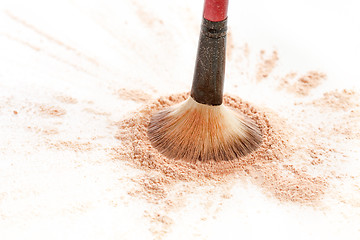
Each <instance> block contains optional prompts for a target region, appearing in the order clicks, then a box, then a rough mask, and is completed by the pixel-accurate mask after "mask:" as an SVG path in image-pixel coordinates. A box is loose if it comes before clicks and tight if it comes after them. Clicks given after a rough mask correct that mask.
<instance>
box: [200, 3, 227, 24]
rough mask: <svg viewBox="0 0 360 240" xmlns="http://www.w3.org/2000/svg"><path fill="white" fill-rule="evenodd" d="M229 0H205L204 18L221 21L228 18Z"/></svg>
mask: <svg viewBox="0 0 360 240" xmlns="http://www.w3.org/2000/svg"><path fill="white" fill-rule="evenodd" d="M228 4H229V0H205V6H204V18H205V19H207V20H209V21H212V22H220V21H223V20H225V19H226V18H227V9H228Z"/></svg>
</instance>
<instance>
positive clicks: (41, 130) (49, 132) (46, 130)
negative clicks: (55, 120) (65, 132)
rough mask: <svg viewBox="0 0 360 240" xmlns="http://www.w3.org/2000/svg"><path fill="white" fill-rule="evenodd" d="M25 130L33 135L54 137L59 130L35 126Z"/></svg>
mask: <svg viewBox="0 0 360 240" xmlns="http://www.w3.org/2000/svg"><path fill="white" fill-rule="evenodd" d="M27 130H30V131H33V132H35V133H41V134H45V135H54V134H58V133H59V130H58V129H56V128H53V127H45V126H43V127H37V126H28V127H27Z"/></svg>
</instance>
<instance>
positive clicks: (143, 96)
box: [116, 88, 152, 103]
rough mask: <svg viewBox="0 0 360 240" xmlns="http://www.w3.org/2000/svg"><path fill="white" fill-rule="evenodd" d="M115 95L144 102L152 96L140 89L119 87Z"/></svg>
mask: <svg viewBox="0 0 360 240" xmlns="http://www.w3.org/2000/svg"><path fill="white" fill-rule="evenodd" d="M116 95H117V96H118V97H119V98H120V99H123V100H131V101H134V102H140V103H144V102H147V101H149V100H150V99H151V98H152V97H151V96H150V95H149V94H147V93H145V92H144V91H142V90H135V89H133V90H129V89H125V88H121V89H119V90H117V91H116Z"/></svg>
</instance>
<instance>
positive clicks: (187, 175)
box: [115, 94, 286, 180]
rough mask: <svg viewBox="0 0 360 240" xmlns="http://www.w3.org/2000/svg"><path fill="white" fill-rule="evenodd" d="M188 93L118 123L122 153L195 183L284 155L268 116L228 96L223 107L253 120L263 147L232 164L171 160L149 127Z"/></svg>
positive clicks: (161, 101) (137, 161)
mask: <svg viewBox="0 0 360 240" xmlns="http://www.w3.org/2000/svg"><path fill="white" fill-rule="evenodd" d="M187 97H188V94H180V95H174V96H170V97H163V98H160V99H158V100H157V101H155V102H153V103H151V104H149V105H147V106H145V107H144V108H143V109H142V110H140V111H139V112H138V113H135V114H134V116H132V117H131V118H129V119H126V120H124V121H122V122H120V123H119V125H118V126H119V131H118V133H117V134H116V136H115V137H116V138H117V139H119V140H121V141H122V143H123V145H122V148H125V149H123V150H127V151H119V152H123V153H124V154H125V155H126V156H127V157H130V158H131V159H132V160H133V161H134V162H136V163H137V164H139V165H140V166H142V167H146V168H150V169H156V170H160V171H161V172H163V173H164V174H165V175H166V176H169V177H172V178H175V179H184V180H190V179H192V180H196V179H198V178H199V177H206V178H216V177H219V176H222V175H224V174H229V173H232V172H235V171H238V170H240V169H244V168H245V167H246V166H249V165H252V164H254V163H260V162H269V161H276V160H277V159H279V158H280V157H281V156H283V154H284V153H285V151H284V150H286V144H285V141H284V140H283V139H282V138H281V136H279V135H278V134H277V131H276V130H275V129H274V128H273V126H272V125H271V124H270V120H269V118H268V116H267V115H266V114H265V113H262V112H259V111H258V110H257V109H256V108H254V107H252V106H250V104H249V103H246V102H244V101H242V100H241V99H240V98H235V97H230V96H225V97H224V104H225V105H226V106H228V107H231V108H233V109H235V110H237V111H240V112H241V113H243V114H244V115H247V116H248V117H249V118H251V119H252V120H253V121H254V122H255V123H256V124H257V125H258V126H259V128H260V130H261V133H262V136H263V142H262V144H261V145H260V147H259V148H258V149H257V150H256V151H254V152H252V153H250V154H248V155H247V156H245V157H242V158H239V159H234V160H230V161H222V162H215V161H207V162H188V161H183V160H174V159H169V158H167V157H165V156H163V155H162V154H161V153H159V152H158V151H157V150H156V149H155V148H153V147H152V145H151V142H150V140H149V138H148V135H147V132H148V125H149V121H150V118H151V116H152V114H154V113H155V112H157V111H159V110H160V109H163V108H165V107H169V106H171V105H174V104H176V103H179V102H181V101H184V100H186V98H187Z"/></svg>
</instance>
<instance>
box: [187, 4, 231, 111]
mask: <svg viewBox="0 0 360 240" xmlns="http://www.w3.org/2000/svg"><path fill="white" fill-rule="evenodd" d="M227 6H228V1H227V0H206V1H205V6H204V15H203V21H202V24H201V32H200V39H199V45H198V51H197V56H196V63H195V71H194V79H193V84H192V88H191V97H192V98H193V99H194V100H195V101H196V102H198V103H202V104H207V105H212V106H216V105H221V104H222V101H223V88H224V76H225V51H226V32H227ZM218 20H220V21H218Z"/></svg>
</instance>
